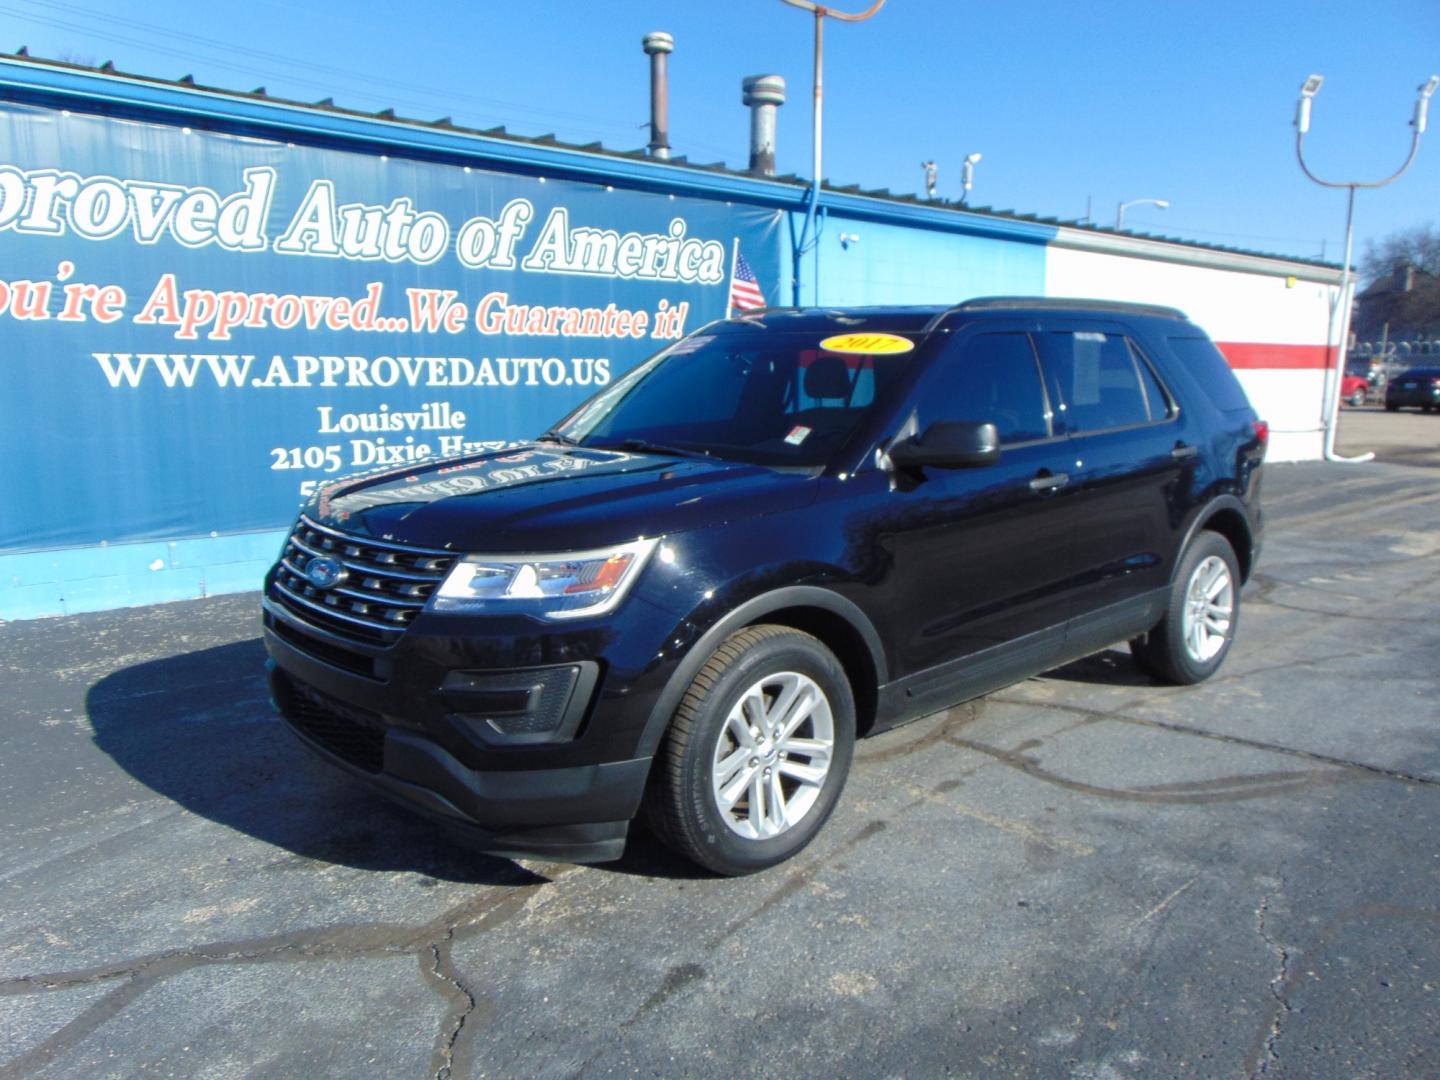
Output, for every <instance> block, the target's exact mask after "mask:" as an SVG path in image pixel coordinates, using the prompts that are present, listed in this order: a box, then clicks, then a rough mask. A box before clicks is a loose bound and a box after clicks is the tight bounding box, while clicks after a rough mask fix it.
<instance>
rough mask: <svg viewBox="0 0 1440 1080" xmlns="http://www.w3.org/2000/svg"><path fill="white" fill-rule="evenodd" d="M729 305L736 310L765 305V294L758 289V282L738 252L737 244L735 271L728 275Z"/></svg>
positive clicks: (751, 308)
mask: <svg viewBox="0 0 1440 1080" xmlns="http://www.w3.org/2000/svg"><path fill="white" fill-rule="evenodd" d="M730 306H731V307H732V308H734V309H735V310H736V311H754V310H755V309H756V308H763V307H765V294H764V293H762V292H761V291H760V282H759V281H758V280H756V278H755V271H754V270H751V269H750V264H749V263H748V262H746V261H745V256H744V255H741V254H740V249H739V247H738V246H737V247H736V249H735V271H734V273H732V274H731V275H730Z"/></svg>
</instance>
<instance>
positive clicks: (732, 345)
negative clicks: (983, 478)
mask: <svg viewBox="0 0 1440 1080" xmlns="http://www.w3.org/2000/svg"><path fill="white" fill-rule="evenodd" d="M842 337H844V338H845V339H846V340H842ZM860 337H861V335H857V334H852V335H844V336H830V337H827V336H826V335H824V334H818V333H814V332H802V331H768V330H753V329H752V330H741V331H733V330H732V331H728V332H727V331H721V332H717V333H712V334H697V335H695V336H693V337H689V338H686V339H685V340H684V341H680V342H677V343H676V344H675V345H673V346H672V347H671V348H669V349H667V350H666V351H665V352H662V353H659V354H658V355H656V356H654V357H652V358H651V359H649V360H647V361H645V362H644V363H643V364H641V365H640V366H639V367H637V368H636V369H635V370H633V371H631V372H630V373H629V374H627V375H626V376H625V377H624V378H622V379H620V380H619V381H618V382H617V383H615V385H613V386H610V387H608V388H606V389H605V390H603V391H601V392H600V393H599V394H597V395H596V396H595V397H593V398H591V399H590V400H589V401H587V402H586V403H585V404H584V405H582V406H580V408H578V409H577V410H575V412H573V413H571V414H570V415H569V416H568V417H566V418H565V420H563V421H562V422H561V423H560V424H558V425H556V427H555V429H554V430H553V431H552V432H551V434H552V435H554V436H558V437H559V438H561V439H562V440H564V441H567V442H574V443H577V444H579V445H582V446H590V447H596V448H601V449H607V448H616V449H633V450H645V449H658V450H662V451H666V452H681V453H696V454H705V455H708V456H713V457H718V458H725V459H729V460H734V461H747V462H754V463H756V464H761V465H790V466H812V467H813V466H818V465H824V464H826V463H827V462H828V461H829V460H830V457H831V455H832V454H834V452H835V451H836V450H837V449H838V448H839V447H840V446H841V445H843V444H844V443H845V441H846V440H847V439H848V438H849V437H850V435H851V434H852V433H853V432H854V431H855V430H856V428H857V427H859V425H860V423H861V421H863V420H864V419H865V418H866V417H867V416H869V415H870V414H871V413H872V412H873V411H875V410H876V409H877V408H880V407H883V406H884V404H885V403H886V402H887V401H888V398H889V396H890V395H889V393H888V391H889V390H890V388H891V387H892V386H894V385H895V384H896V383H898V382H899V377H900V375H901V374H903V372H904V371H905V369H906V367H907V366H908V363H909V361H910V359H911V357H912V356H913V355H914V354H913V351H912V350H913V349H914V338H913V337H912V336H902V335H896V334H874V333H873V332H872V333H870V334H869V335H868V338H869V345H868V347H869V348H875V347H876V346H875V345H874V342H876V341H880V342H882V343H883V344H884V345H885V347H887V348H889V349H891V350H893V351H891V352H883V353H882V352H870V351H867V352H839V351H834V349H836V348H838V347H847V348H848V347H851V346H854V347H867V346H866V342H859V343H858V345H857V344H856V341H855V339H858V338H860ZM822 341H824V342H826V343H828V344H829V345H830V346H831V348H829V349H824V348H821V347H820V346H821V342H822Z"/></svg>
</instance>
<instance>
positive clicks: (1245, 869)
mask: <svg viewBox="0 0 1440 1080" xmlns="http://www.w3.org/2000/svg"><path fill="white" fill-rule="evenodd" d="M1376 416H1377V417H1378V419H1377V421H1376V422H1377V423H1379V422H1381V421H1385V420H1386V419H1387V418H1386V417H1385V416H1384V414H1383V413H1379V414H1376ZM1418 419H1420V418H1417V420H1418ZM1423 419H1424V420H1425V421H1428V422H1433V424H1434V430H1435V431H1436V432H1440V417H1424V418H1423ZM1406 422H1407V423H1408V422H1409V421H1406ZM1346 423H1347V424H1348V423H1350V421H1349V420H1347V421H1346ZM1347 430H1348V429H1347ZM1350 434H1351V435H1353V434H1354V433H1353V432H1350ZM1437 458H1440V454H1435V455H1432V457H1431V458H1421V459H1417V463H1415V464H1391V463H1387V462H1384V461H1381V462H1375V463H1369V464H1362V465H1342V464H1305V465H1283V466H1270V467H1268V468H1267V472H1266V478H1265V487H1266V498H1265V502H1266V507H1267V512H1268V522H1269V531H1268V536H1267V544H1266V549H1265V552H1264V554H1263V556H1262V559H1261V562H1260V566H1259V572H1258V573H1257V575H1256V576H1255V578H1254V580H1253V581H1252V582H1251V583H1250V585H1249V586H1248V587H1247V588H1246V590H1245V593H1244V608H1243V613H1242V616H1241V621H1240V625H1239V632H1238V639H1237V641H1236V644H1235V647H1234V649H1233V651H1232V653H1231V655H1230V658H1229V660H1228V661H1227V664H1226V667H1225V668H1224V669H1223V671H1222V672H1221V674H1220V675H1219V676H1218V677H1217V678H1215V679H1213V680H1212V681H1210V682H1209V683H1207V684H1205V685H1202V686H1200V687H1194V688H1173V687H1165V686H1160V685H1157V684H1154V683H1152V682H1151V681H1150V680H1148V679H1147V678H1145V677H1143V676H1141V675H1140V674H1138V673H1137V671H1136V670H1135V669H1134V667H1133V666H1132V664H1131V662H1130V659H1129V656H1128V654H1127V653H1126V652H1125V651H1124V649H1123V647H1122V648H1120V649H1118V650H1111V651H1108V652H1105V653H1101V654H1099V655H1097V656H1094V657H1091V658H1089V659H1087V660H1084V661H1081V662H1079V663H1076V664H1072V665H1070V666H1068V667H1065V668H1062V669H1059V670H1056V671H1052V672H1049V673H1047V674H1045V675H1044V676H1042V677H1039V678H1035V679H1031V680H1029V681H1027V682H1024V683H1022V684H1019V685H1017V686H1014V687H1012V688H1010V689H1008V690H1005V691H1002V692H1000V693H996V694H992V695H990V696H988V697H985V698H982V699H979V700H977V701H973V702H970V703H968V704H965V705H963V706H960V707H957V708H954V709H951V710H948V711H947V712H944V713H940V714H938V715H936V716H933V717H930V718H927V719H925V720H922V721H919V722H917V723H915V724H912V725H910V726H908V727H905V728H902V729H900V730H897V731H894V732H891V733H888V734H886V735H882V736H879V737H877V738H873V739H869V740H866V741H865V742H864V743H862V744H861V746H860V748H859V750H858V752H857V755H856V763H855V768H854V771H853V773H852V775H851V778H850V782H849V785H848V787H847V789H846V792H845V795H844V797H843V799H842V800H841V804H840V807H839V809H838V810H837V811H836V814H835V816H834V818H832V820H831V821H830V823H829V824H828V826H827V827H826V829H825V830H824V831H823V832H822V834H821V835H820V837H819V839H818V840H817V841H816V843H815V844H814V845H813V846H812V847H811V848H810V849H808V850H807V851H805V852H804V853H802V855H801V856H800V857H798V858H797V859H796V860H794V861H792V862H791V863H789V864H786V865H783V866H780V867H777V868H775V869H774V870H772V871H769V872H767V873H764V874H760V875H757V876H754V877H750V878H743V879H738V880H725V879H717V878H713V877H708V876H705V875H703V874H700V873H698V872H696V871H694V870H692V869H691V868H690V867H689V866H688V865H686V864H685V863H683V862H681V861H679V860H677V859H675V858H673V857H671V856H670V855H668V854H667V853H666V852H665V851H663V850H662V849H660V848H659V847H658V846H657V845H656V844H655V843H653V842H652V841H650V840H648V839H646V838H644V837H643V836H642V837H639V838H637V839H636V840H634V841H633V842H632V845H631V850H630V852H629V853H628V854H627V856H626V858H625V859H624V860H623V861H621V862H619V863H615V864H610V865H605V866H594V867H575V866H568V865H563V864H547V863H542V862H533V861H525V862H518V863H517V862H511V861H507V860H502V859H491V858H485V857H480V856H475V855H471V854H469V853H467V852H465V851H463V850H460V849H457V848H455V847H453V846H452V845H451V844H449V843H447V842H446V840H445V839H444V838H443V837H441V836H439V835H438V834H437V833H436V832H435V831H434V830H433V829H432V827H431V826H430V825H429V824H428V823H426V822H424V821H422V820H420V819H418V818H414V817H412V816H410V815H409V814H407V813H406V812H405V811H403V810H401V809H398V808H395V807H392V806H391V805H390V804H388V803H386V802H384V801H382V800H380V799H378V798H377V797H375V796H373V795H372V794H370V793H369V792H368V791H367V790H366V789H365V788H364V787H362V786H361V785H359V784H357V783H354V782H352V781H351V780H349V779H348V778H346V777H345V776H343V775H341V774H339V773H338V772H336V771H334V770H332V769H330V768H328V767H327V766H325V765H324V764H322V763H321V762H319V761H317V760H315V759H314V758H312V757H311V756H310V755H309V754H308V753H306V752H305V751H304V750H303V749H302V748H301V747H300V746H299V744H298V743H296V742H295V741H294V740H293V739H292V738H291V736H290V735H289V734H288V733H287V732H286V730H285V729H284V727H283V726H282V725H281V723H280V721H279V720H278V719H277V718H276V717H275V716H274V715H273V714H272V712H271V711H270V708H269V706H268V704H267V701H266V693H265V688H264V683H263V681H262V677H261V668H262V662H263V651H262V649H261V647H260V644H259V641H258V640H257V622H258V615H257V610H258V602H257V597H256V596H255V595H253V594H250V595H239V596H229V597H222V598H217V599H211V600H203V601H194V602H187V603H177V604H169V605H162V606H158V607H151V608H142V609H134V610H129V611H119V612H110V613H102V614H97V615H84V616H75V617H70V618H64V619H52V620H43V621H36V622H25V623H11V624H8V625H3V626H0V678H3V680H4V685H5V688H6V691H7V693H6V695H5V705H4V707H3V713H0V717H3V719H0V837H3V842H0V1078H10V1077H20V1076H26V1077H29V1076H42V1077H50V1076H56V1077H59V1076H64V1077H77V1076H78V1077H86V1078H91V1077H108V1076H135V1075H145V1076H204V1077H242V1076H244V1077H249V1076H263V1077H271V1076H274V1077H293V1076H302V1075H306V1076H314V1075H330V1076H385V1077H442V1078H443V1077H451V1076H453V1077H470V1076H477V1077H478V1076H497V1077H508V1076H525V1077H578V1076H585V1077H601V1076H611V1075H626V1076H629V1075H639V1076H660V1077H676V1076H707V1077H708V1076H715V1077H734V1076H760V1075H767V1076H768V1075H777V1074H780V1073H782V1072H783V1073H789V1074H795V1075H811V1076H849V1077H882V1076H887V1077H888V1076H915V1077H930V1076H944V1075H948V1076H973V1077H993V1076H1024V1077H1032V1076H1033V1077H1058V1076H1066V1077H1077V1078H1097V1080H1098V1078H1119V1077H1165V1076H1202V1077H1211V1076H1214V1077H1237V1076H1245V1077H1254V1076H1262V1075H1263V1076H1267V1077H1270V1076H1275V1077H1295V1078H1307V1080H1308V1078H1316V1077H1396V1076H1426V1075H1429V1076H1433V1075H1437V1074H1440V619H1437V618H1436V611H1437V604H1440V469H1437V468H1436V467H1435V466H1436V465H1437V464H1440V460H1434V459H1437Z"/></svg>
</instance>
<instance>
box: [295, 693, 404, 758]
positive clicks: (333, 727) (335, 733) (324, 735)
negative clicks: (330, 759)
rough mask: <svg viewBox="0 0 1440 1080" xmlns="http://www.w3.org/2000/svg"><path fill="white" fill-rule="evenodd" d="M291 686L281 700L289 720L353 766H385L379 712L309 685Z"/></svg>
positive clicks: (382, 732)
mask: <svg viewBox="0 0 1440 1080" xmlns="http://www.w3.org/2000/svg"><path fill="white" fill-rule="evenodd" d="M291 686H292V687H293V688H294V691H295V692H294V693H292V694H288V695H286V697H287V699H288V700H286V701H285V718H286V719H287V720H289V721H290V723H292V724H294V725H295V727H296V728H298V729H299V730H300V731H301V732H302V733H304V734H305V735H308V736H309V737H310V738H311V739H313V740H314V741H315V742H317V743H319V744H320V745H321V746H323V747H324V748H325V749H326V750H329V751H330V753H332V754H334V755H335V756H336V757H338V758H339V759H340V760H341V761H347V762H349V763H350V764H351V765H354V766H355V767H356V768H357V769H363V770H364V771H365V772H368V773H378V772H379V771H380V770H381V769H383V768H384V767H385V725H384V722H383V721H382V720H381V719H380V717H379V716H377V715H376V714H374V713H368V712H365V711H364V710H362V709H355V708H352V707H350V706H347V705H341V704H340V702H338V701H335V700H334V699H332V698H328V697H325V696H324V695H322V694H320V693H319V692H318V691H315V690H311V689H310V688H309V687H304V686H300V685H299V684H296V683H293V682H292V683H291Z"/></svg>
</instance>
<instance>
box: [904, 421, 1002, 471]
mask: <svg viewBox="0 0 1440 1080" xmlns="http://www.w3.org/2000/svg"><path fill="white" fill-rule="evenodd" d="M888 454H889V457H890V460H891V462H892V463H893V464H894V465H895V467H896V468H898V469H918V468H920V467H921V466H923V465H930V466H932V467H934V468H937V469H968V468H973V467H975V466H977V465H993V464H995V462H997V461H999V460H1000V434H999V432H997V431H996V430H995V425H994V424H990V423H979V422H976V421H974V420H949V421H942V422H940V423H938V424H931V425H930V426H929V427H928V428H926V429H925V434H923V435H919V436H915V437H912V438H909V439H901V440H900V441H899V442H898V443H896V444H895V445H894V446H892V447H890V449H889V451H888Z"/></svg>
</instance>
